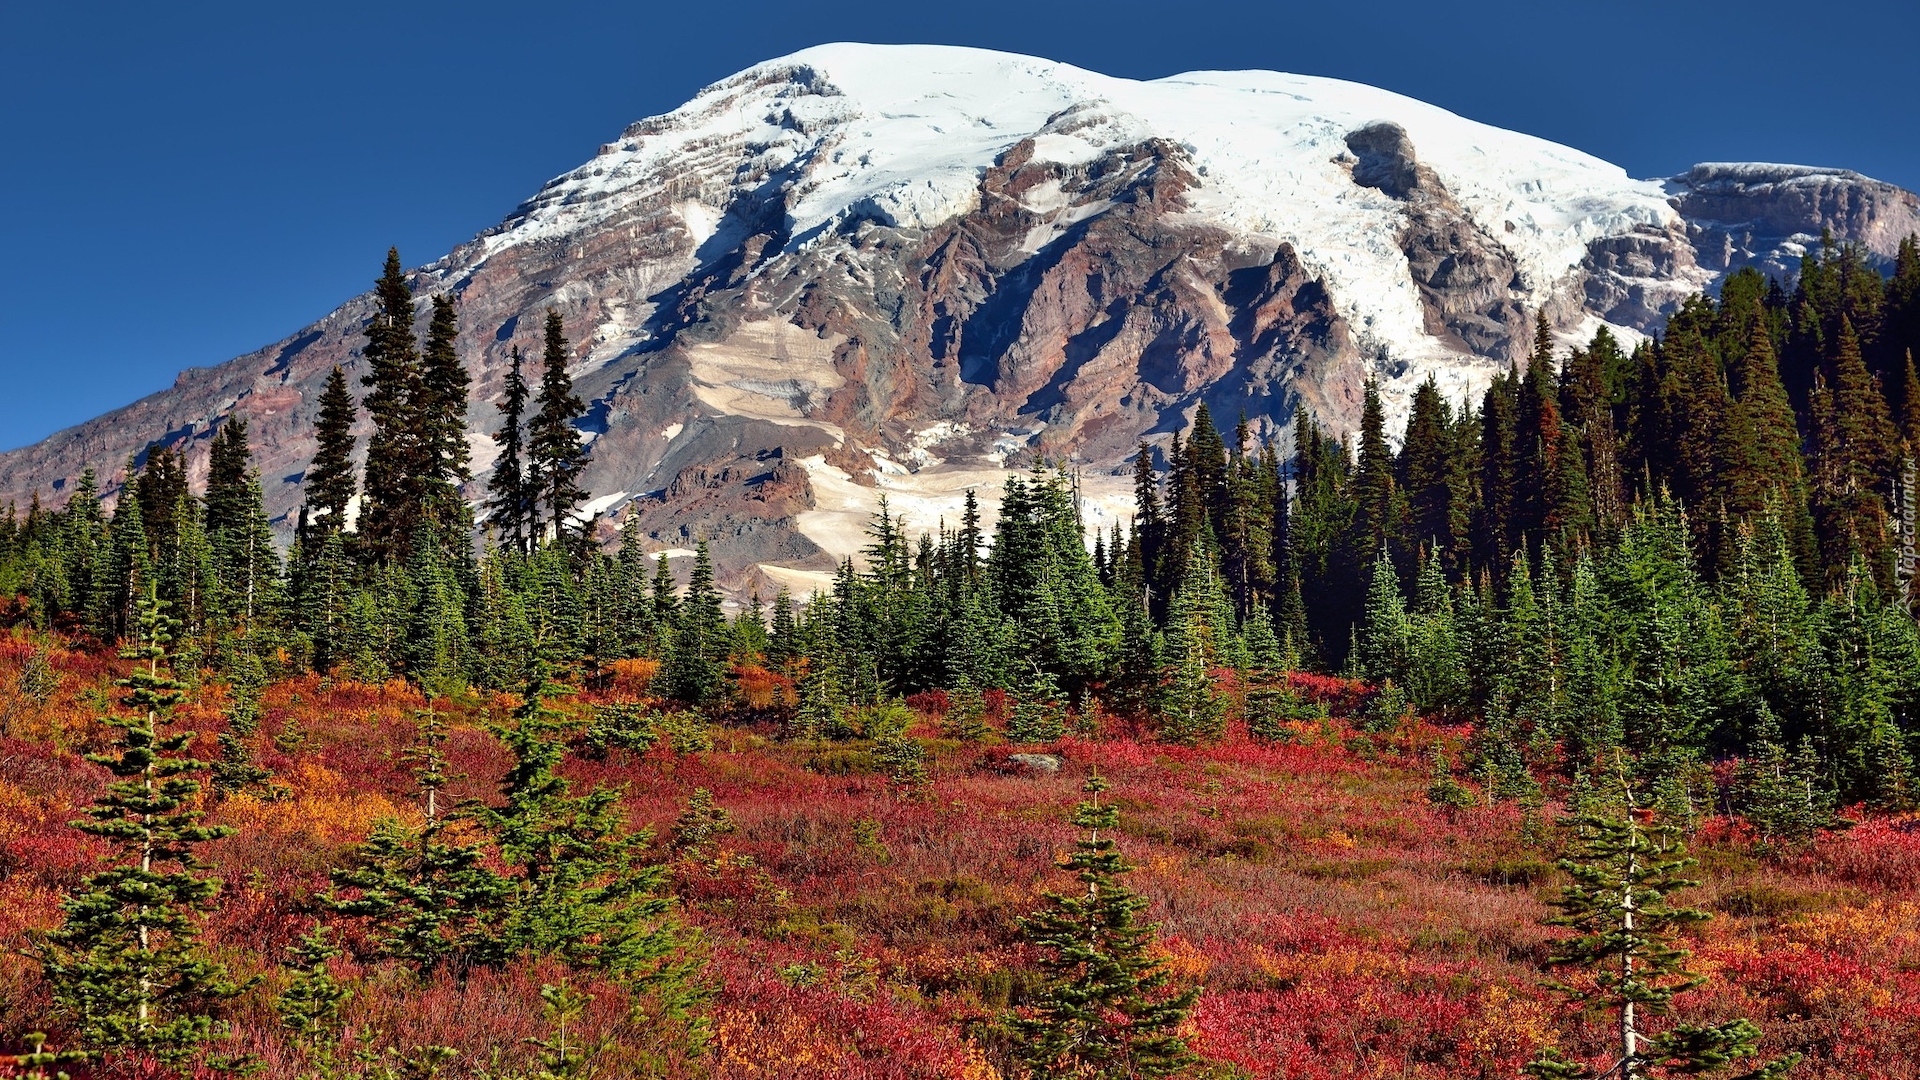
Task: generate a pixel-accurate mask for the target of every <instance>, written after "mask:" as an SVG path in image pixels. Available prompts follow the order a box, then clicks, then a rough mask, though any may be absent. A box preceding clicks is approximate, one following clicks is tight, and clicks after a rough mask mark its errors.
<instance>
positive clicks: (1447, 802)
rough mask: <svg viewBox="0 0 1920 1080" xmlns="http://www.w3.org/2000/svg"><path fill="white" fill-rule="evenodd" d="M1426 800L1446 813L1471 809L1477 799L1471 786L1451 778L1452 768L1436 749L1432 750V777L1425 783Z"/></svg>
mask: <svg viewBox="0 0 1920 1080" xmlns="http://www.w3.org/2000/svg"><path fill="white" fill-rule="evenodd" d="M1427 801H1428V802H1430V803H1432V804H1433V805H1435V806H1437V807H1440V808H1441V809H1442V810H1445V811H1447V812H1448V813H1457V812H1458V811H1461V810H1469V809H1472V807H1473V805H1474V803H1476V802H1478V801H1479V798H1478V797H1477V796H1476V795H1474V793H1473V789H1472V788H1470V787H1468V786H1466V785H1465V784H1462V783H1461V782H1460V781H1458V780H1455V779H1454V778H1453V768H1452V767H1451V766H1449V765H1448V764H1447V759H1446V757H1445V756H1443V755H1442V754H1441V753H1440V752H1439V751H1438V750H1435V751H1434V752H1433V779H1432V780H1430V781H1429V782H1428V783H1427Z"/></svg>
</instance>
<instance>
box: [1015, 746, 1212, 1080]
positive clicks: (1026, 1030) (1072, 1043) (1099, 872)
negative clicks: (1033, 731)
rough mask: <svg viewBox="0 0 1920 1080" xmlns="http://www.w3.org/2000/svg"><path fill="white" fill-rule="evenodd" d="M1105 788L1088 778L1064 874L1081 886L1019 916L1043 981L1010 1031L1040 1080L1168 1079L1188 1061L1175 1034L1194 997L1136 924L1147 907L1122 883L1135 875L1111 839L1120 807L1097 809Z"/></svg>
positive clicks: (1145, 927)
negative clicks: (1055, 1079) (1057, 1079)
mask: <svg viewBox="0 0 1920 1080" xmlns="http://www.w3.org/2000/svg"><path fill="white" fill-rule="evenodd" d="M1105 790H1107V784H1106V783H1105V781H1103V780H1101V779H1100V778H1099V777H1097V776H1095V777H1093V778H1091V779H1089V780H1088V781H1087V784H1086V787H1085V791H1086V793H1087V800H1086V801H1085V802H1082V803H1081V804H1080V805H1079V806H1078V807H1076V808H1075V810H1074V814H1073V823H1074V824H1075V825H1076V826H1078V827H1079V828H1082V829H1085V830H1086V836H1085V837H1084V838H1082V839H1081V840H1079V841H1077V842H1076V843H1075V845H1074V852H1073V854H1072V855H1070V856H1068V857H1067V859H1066V861H1065V862H1064V863H1063V864H1062V866H1061V869H1063V870H1067V871H1070V872H1071V873H1072V874H1073V875H1074V877H1075V878H1076V879H1077V880H1078V881H1079V883H1080V889H1079V890H1078V891H1076V892H1073V893H1054V892H1049V893H1047V894H1046V901H1047V903H1046V907H1044V908H1043V909H1042V910H1040V911H1038V912H1036V913H1035V914H1033V915H1032V916H1030V917H1028V918H1026V919H1023V920H1021V932H1022V934H1023V936H1024V937H1025V938H1026V940H1027V941H1028V942H1029V943H1030V944H1032V945H1033V947H1034V948H1036V949H1037V950H1039V952H1040V957H1041V960H1040V966H1041V971H1042V974H1043V976H1044V978H1045V983H1044V986H1043V989H1042V990H1041V993H1040V995H1039V996H1038V998H1037V1000H1036V1001H1035V1002H1034V1005H1033V1008H1032V1010H1031V1012H1030V1013H1029V1014H1027V1015H1020V1016H1016V1017H1015V1018H1014V1019H1013V1022H1012V1027H1013V1032H1014V1034H1015V1037H1016V1040H1017V1044H1018V1049H1019V1054H1020V1058H1021V1060H1022V1061H1023V1062H1025V1063H1026V1065H1027V1066H1028V1067H1029V1068H1031V1069H1033V1070H1034V1071H1035V1072H1036V1073H1038V1074H1039V1075H1042V1076H1082V1077H1113V1078H1121V1077H1126V1078H1135V1077H1151V1076H1172V1075H1175V1074H1177V1073H1179V1072H1181V1071H1182V1070H1184V1069H1186V1068H1188V1067H1189V1066H1190V1065H1192V1064H1193V1063H1194V1060H1195V1059H1194V1056H1193V1054H1192V1052H1191V1051H1189V1050H1188V1049H1187V1045H1186V1041H1185V1039H1184V1038H1183V1037H1182V1036H1181V1035H1180V1034H1179V1033H1178V1029H1179V1027H1180V1025H1181V1024H1182V1023H1183V1022H1184V1021H1185V1019H1186V1016H1187V1013H1188V1012H1189V1011H1190V1010H1191V1009H1192V1008H1193V1003H1194V1000H1195V999H1196V998H1197V997H1198V991H1197V990H1186V991H1175V990H1174V989H1173V988H1172V987H1171V986H1169V985H1168V976H1167V973H1166V971H1165V970H1164V967H1163V964H1162V962H1161V961H1160V960H1158V959H1156V958H1154V957H1153V956H1151V955H1150V950H1151V948H1152V945H1153V941H1154V936H1155V933H1156V931H1157V927H1156V926H1154V925H1152V924H1143V923H1141V922H1139V921H1138V916H1139V914H1140V911H1141V910H1142V909H1143V908H1145V907H1146V906H1147V901H1146V898H1144V897H1142V896H1139V895H1138V894H1136V893H1134V892H1133V891H1131V890H1130V889H1128V888H1127V887H1126V885H1125V884H1124V883H1123V882H1122V880H1121V879H1122V877H1123V876H1124V875H1125V874H1126V873H1127V872H1128V871H1130V870H1131V869H1132V867H1131V866H1129V865H1128V864H1127V862H1126V860H1125V859H1124V858H1123V857H1122V856H1121V855H1120V853H1119V851H1118V850H1117V849H1116V848H1115V846H1114V842H1113V839H1112V837H1111V835H1108V836H1103V835H1101V831H1102V830H1106V831H1107V832H1108V833H1109V834H1110V833H1112V832H1113V831H1114V830H1115V829H1117V828H1118V827H1119V822H1120V814H1119V811H1118V810H1117V809H1116V808H1115V807H1113V806H1112V805H1111V804H1108V805H1102V804H1101V802H1100V793H1101V792H1103V791H1105Z"/></svg>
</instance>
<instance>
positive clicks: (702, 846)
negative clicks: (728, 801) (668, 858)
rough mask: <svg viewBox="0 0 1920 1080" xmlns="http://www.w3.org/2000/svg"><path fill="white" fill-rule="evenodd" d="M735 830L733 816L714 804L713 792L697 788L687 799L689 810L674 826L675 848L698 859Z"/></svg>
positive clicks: (682, 813)
mask: <svg viewBox="0 0 1920 1080" xmlns="http://www.w3.org/2000/svg"><path fill="white" fill-rule="evenodd" d="M732 831H733V815H731V814H729V813H727V808H726V807H724V806H721V805H720V804H718V803H716V802H714V801H713V792H711V791H708V790H707V789H706V788H703V787H699V788H694V789H693V794H692V796H690V797H689V798H688V799H687V808H686V809H685V810H682V811H681V812H680V817H679V818H678V819H677V820H676V821H675V822H674V823H673V847H674V850H676V851H683V852H686V853H688V854H690V855H694V856H698V855H699V854H701V853H702V852H704V851H705V850H706V848H707V846H708V845H710V844H712V843H713V842H714V841H715V840H717V839H719V838H720V837H722V836H725V835H726V834H728V833H730V832H732Z"/></svg>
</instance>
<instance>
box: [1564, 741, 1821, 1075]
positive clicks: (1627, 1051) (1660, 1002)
mask: <svg viewBox="0 0 1920 1080" xmlns="http://www.w3.org/2000/svg"><path fill="white" fill-rule="evenodd" d="M1621 784H1622V795H1623V799H1622V801H1623V802H1624V804H1625V813H1624V814H1622V815H1621V816H1618V817H1614V816H1602V815H1599V814H1592V813H1588V814H1583V815H1581V816H1579V817H1578V818H1576V820H1575V828H1576V837H1575V842H1574V844H1573V847H1572V849H1571V850H1570V851H1569V853H1568V854H1567V856H1566V857H1565V858H1563V859H1561V860H1560V864H1559V865H1560V869H1561V870H1562V871H1563V872H1565V873H1566V874H1567V876H1568V877H1570V878H1572V881H1571V882H1570V883H1569V884H1568V885H1567V886H1566V887H1565V888H1564V889H1563V890H1562V891H1561V895H1560V897H1559V899H1557V900H1555V901H1554V902H1553V904H1554V906H1555V907H1557V908H1558V909H1559V910H1560V914H1559V915H1558V916H1556V917H1555V918H1553V919H1551V920H1549V922H1550V924H1551V925H1554V926H1562V927H1566V928H1568V929H1570V930H1572V931H1573V936H1572V937H1571V938H1567V939H1565V940H1563V941H1561V942H1560V943H1559V946H1558V947H1557V948H1556V950H1555V951H1554V953H1553V954H1552V955H1551V956H1550V957H1549V960H1548V962H1549V963H1550V964H1553V965H1555V966H1557V967H1566V968H1575V969H1579V970H1581V972H1582V977H1581V979H1580V981H1579V982H1578V983H1577V984H1556V985H1555V989H1557V990H1559V991H1560V992H1561V993H1562V994H1563V995H1565V996H1566V997H1567V999H1568V1000H1569V1001H1570V1002H1571V1003H1572V1004H1574V1005H1576V1006H1579V1007H1580V1008H1582V1009H1585V1010H1593V1011H1599V1012H1604V1013H1606V1014H1608V1015H1609V1017H1611V1018H1613V1019H1614V1020H1616V1021H1617V1025H1616V1030H1617V1031H1618V1032H1619V1038H1620V1043H1619V1047H1618V1051H1619V1052H1618V1055H1617V1057H1616V1058H1615V1060H1614V1062H1613V1064H1612V1066H1611V1067H1610V1068H1609V1069H1607V1070H1603V1071H1601V1072H1600V1073H1595V1072H1593V1071H1591V1070H1588V1069H1586V1068H1585V1067H1584V1066H1581V1065H1579V1064H1577V1063H1574V1062H1570V1061H1568V1060H1567V1059H1566V1058H1565V1057H1564V1056H1563V1055H1562V1054H1561V1053H1560V1052H1559V1051H1557V1050H1554V1049H1548V1050H1546V1051H1545V1052H1543V1053H1542V1054H1541V1055H1540V1056H1539V1057H1538V1058H1536V1059H1535V1060H1534V1061H1533V1062H1532V1063H1530V1064H1529V1065H1528V1066H1527V1068H1526V1072H1527V1074H1528V1075H1530V1076H1534V1077H1537V1078H1540V1080H1572V1078H1576V1077H1594V1076H1604V1075H1609V1074H1612V1073H1617V1074H1618V1075H1619V1076H1620V1077H1621V1078H1622V1080H1634V1078H1636V1077H1639V1078H1647V1077H1656V1076H1668V1075H1688V1076H1692V1075H1701V1074H1706V1073H1710V1072H1715V1071H1717V1070H1719V1069H1720V1068H1722V1067H1724V1066H1727V1065H1729V1064H1730V1063H1732V1062H1734V1061H1736V1060H1738V1059H1743V1058H1747V1057H1751V1056H1752V1055H1753V1054H1754V1053H1755V1051H1756V1049H1757V1047H1758V1043H1759V1038H1760V1029H1759V1028H1758V1027H1756V1026H1755V1025H1754V1024H1753V1023H1752V1022H1751V1021H1749V1020H1745V1019H1737V1020H1732V1021H1728V1022H1726V1023H1723V1024H1719V1025H1714V1026H1699V1025H1693V1024H1678V1025H1674V1026H1672V1027H1669V1028H1667V1029H1666V1030H1664V1031H1661V1032H1659V1033H1658V1034H1652V1035H1649V1034H1646V1033H1644V1032H1643V1031H1642V1030H1641V1024H1642V1022H1643V1020H1644V1018H1645V1017H1647V1016H1662V1015H1665V1014H1667V1013H1668V1012H1669V1011H1671V1007H1672V1002H1673V999H1674V997H1675V996H1676V995H1678V994H1680V993H1683V992H1685V991H1687V990H1691V989H1694V988H1696V987H1698V986H1700V985H1701V984H1702V983H1704V982H1706V976H1704V975H1701V974H1698V973H1696V972H1694V971H1692V970H1690V969H1689V968H1688V967H1687V961H1688V959H1689V957H1690V956H1691V953H1690V952H1689V951H1688V950H1687V949H1686V948H1685V947H1684V946H1683V945H1681V944H1680V943H1679V937H1680V934H1681V933H1682V931H1683V930H1684V929H1685V928H1686V927H1687V926H1689V925H1691V924H1694V923H1699V922H1703V921H1705V920H1706V919H1707V918H1708V915H1707V913H1706V912H1703V911H1699V910H1696V909H1693V908H1685V907H1677V906H1675V905H1674V904H1673V903H1672V902H1671V900H1670V897H1671V895H1672V894H1673V893H1675V892H1678V891H1680V890H1682V889H1686V888H1690V887H1693V886H1696V885H1697V884H1698V882H1696V881H1693V880H1691V879H1689V878H1687V877H1685V876H1684V875H1685V873H1686V871H1687V870H1688V869H1690V868H1691V867H1692V866H1693V865H1694V860H1692V859H1690V858H1688V857H1687V856H1686V848H1685V846H1684V845H1683V844H1682V842H1681V840H1680V837H1679V830H1678V828H1676V827H1675V826H1671V825H1647V824H1645V823H1644V822H1643V820H1642V816H1641V814H1640V812H1639V811H1638V810H1637V809H1636V808H1635V806H1634V798H1633V793H1632V791H1631V789H1630V788H1628V787H1626V786H1625V779H1624V776H1622V778H1621ZM1797 1060H1798V1055H1793V1056H1791V1057H1789V1058H1786V1059H1782V1060H1780V1061H1777V1062H1773V1063H1771V1064H1768V1065H1765V1066H1762V1067H1761V1068H1760V1069H1758V1070H1756V1071H1752V1072H1749V1073H1746V1074H1743V1077H1750V1078H1759V1077H1767V1078H1771V1077H1776V1076H1779V1075H1782V1074H1783V1073H1784V1072H1785V1071H1786V1070H1787V1068H1789V1067H1791V1066H1792V1064H1793V1063H1794V1062H1795V1061H1797Z"/></svg>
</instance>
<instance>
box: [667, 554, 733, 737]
mask: <svg viewBox="0 0 1920 1080" xmlns="http://www.w3.org/2000/svg"><path fill="white" fill-rule="evenodd" d="M730 639H731V635H729V634H728V632H727V617H726V614H725V613H724V612H722V611H721V609H720V590H719V589H718V588H716V587H715V586H714V583H713V559H712V558H711V557H710V556H709V555H708V554H707V542H706V541H705V540H702V541H700V542H699V544H698V546H697V547H696V548H695V554H694V560H693V576H692V577H691V578H690V579H689V580H688V582H687V595H686V596H685V598H684V599H683V600H682V601H681V603H680V606H679V618H678V619H677V620H676V621H675V624H674V634H673V642H672V644H671V645H670V646H669V647H668V649H667V657H666V660H665V661H664V662H663V663H662V664H661V665H660V689H661V691H662V692H663V693H665V694H666V695H667V696H669V697H672V698H675V699H677V700H680V701H684V702H686V703H688V704H689V705H702V704H705V703H707V702H709V701H712V700H714V699H716V698H717V697H719V695H720V694H721V692H722V690H724V688H725V685H726V678H727V657H728V654H729V653H730V652H731V640H730Z"/></svg>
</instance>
